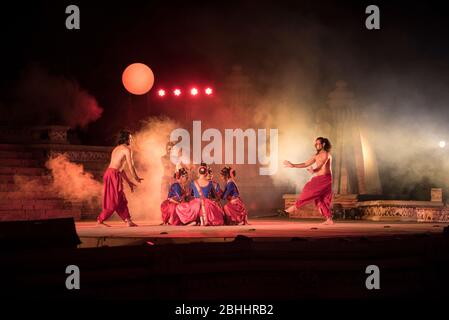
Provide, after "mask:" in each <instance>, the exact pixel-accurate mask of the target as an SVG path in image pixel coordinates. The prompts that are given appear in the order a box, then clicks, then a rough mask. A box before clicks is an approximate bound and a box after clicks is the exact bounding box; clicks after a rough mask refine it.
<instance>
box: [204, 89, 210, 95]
mask: <svg viewBox="0 0 449 320" xmlns="http://www.w3.org/2000/svg"><path fill="white" fill-rule="evenodd" d="M204 92H205V93H206V94H207V95H208V96H210V95H211V94H212V89H211V88H206V90H204Z"/></svg>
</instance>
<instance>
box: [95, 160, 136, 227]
mask: <svg viewBox="0 0 449 320" xmlns="http://www.w3.org/2000/svg"><path fill="white" fill-rule="evenodd" d="M103 182H104V192H103V211H102V212H101V213H100V215H99V216H98V218H97V220H98V222H103V221H104V220H106V219H108V218H109V217H110V216H111V215H112V214H113V213H114V211H116V212H117V214H118V215H119V216H120V218H122V219H123V220H127V219H130V218H131V217H130V215H129V210H128V201H127V200H126V196H125V193H124V192H123V179H122V173H121V172H120V171H119V170H117V169H113V168H108V169H106V171H105V173H104V175H103Z"/></svg>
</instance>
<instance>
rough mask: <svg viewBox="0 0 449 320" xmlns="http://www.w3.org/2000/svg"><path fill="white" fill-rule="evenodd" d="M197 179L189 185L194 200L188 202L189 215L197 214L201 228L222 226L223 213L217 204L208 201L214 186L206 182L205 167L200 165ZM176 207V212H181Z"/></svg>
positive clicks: (207, 173)
mask: <svg viewBox="0 0 449 320" xmlns="http://www.w3.org/2000/svg"><path fill="white" fill-rule="evenodd" d="M198 174H199V178H198V179H197V180H195V181H192V182H191V183H190V189H191V190H192V195H193V196H194V197H195V199H193V200H191V201H190V202H189V206H190V214H191V215H193V214H197V217H198V221H199V224H200V225H202V226H208V225H209V226H218V225H223V224H224V220H223V216H224V212H223V210H222V209H221V208H220V206H219V205H218V204H217V202H215V201H213V200H211V199H209V197H210V196H211V197H215V196H214V195H213V193H214V192H215V191H214V185H213V183H212V181H210V180H208V175H209V171H208V168H207V166H206V165H204V164H201V166H200V167H199V169H198ZM181 209H182V208H180V207H179V206H178V208H177V211H178V210H181Z"/></svg>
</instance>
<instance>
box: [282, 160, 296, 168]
mask: <svg viewBox="0 0 449 320" xmlns="http://www.w3.org/2000/svg"><path fill="white" fill-rule="evenodd" d="M283 164H284V167H287V168H293V167H294V166H293V163H291V162H290V161H288V160H284V162H283Z"/></svg>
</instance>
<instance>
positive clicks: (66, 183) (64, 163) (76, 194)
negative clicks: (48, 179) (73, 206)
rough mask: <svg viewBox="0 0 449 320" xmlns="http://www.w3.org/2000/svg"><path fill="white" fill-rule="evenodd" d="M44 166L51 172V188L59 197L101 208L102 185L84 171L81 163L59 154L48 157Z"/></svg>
mask: <svg viewBox="0 0 449 320" xmlns="http://www.w3.org/2000/svg"><path fill="white" fill-rule="evenodd" d="M45 166H46V167H47V169H49V170H50V172H51V176H52V185H51V188H52V189H53V190H54V191H55V192H56V193H57V194H58V195H59V196H60V197H62V198H64V199H67V200H78V201H84V202H86V203H88V204H89V205H91V206H92V207H96V208H98V207H100V208H101V195H102V191H103V185H102V184H101V183H100V182H98V181H97V180H95V179H94V177H93V175H92V174H91V173H89V172H86V171H85V170H84V167H83V165H81V164H77V163H73V162H71V161H70V160H69V159H68V157H67V156H66V155H64V154H60V155H57V156H55V157H52V158H50V159H49V160H48V161H47V162H46V164H45Z"/></svg>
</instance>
